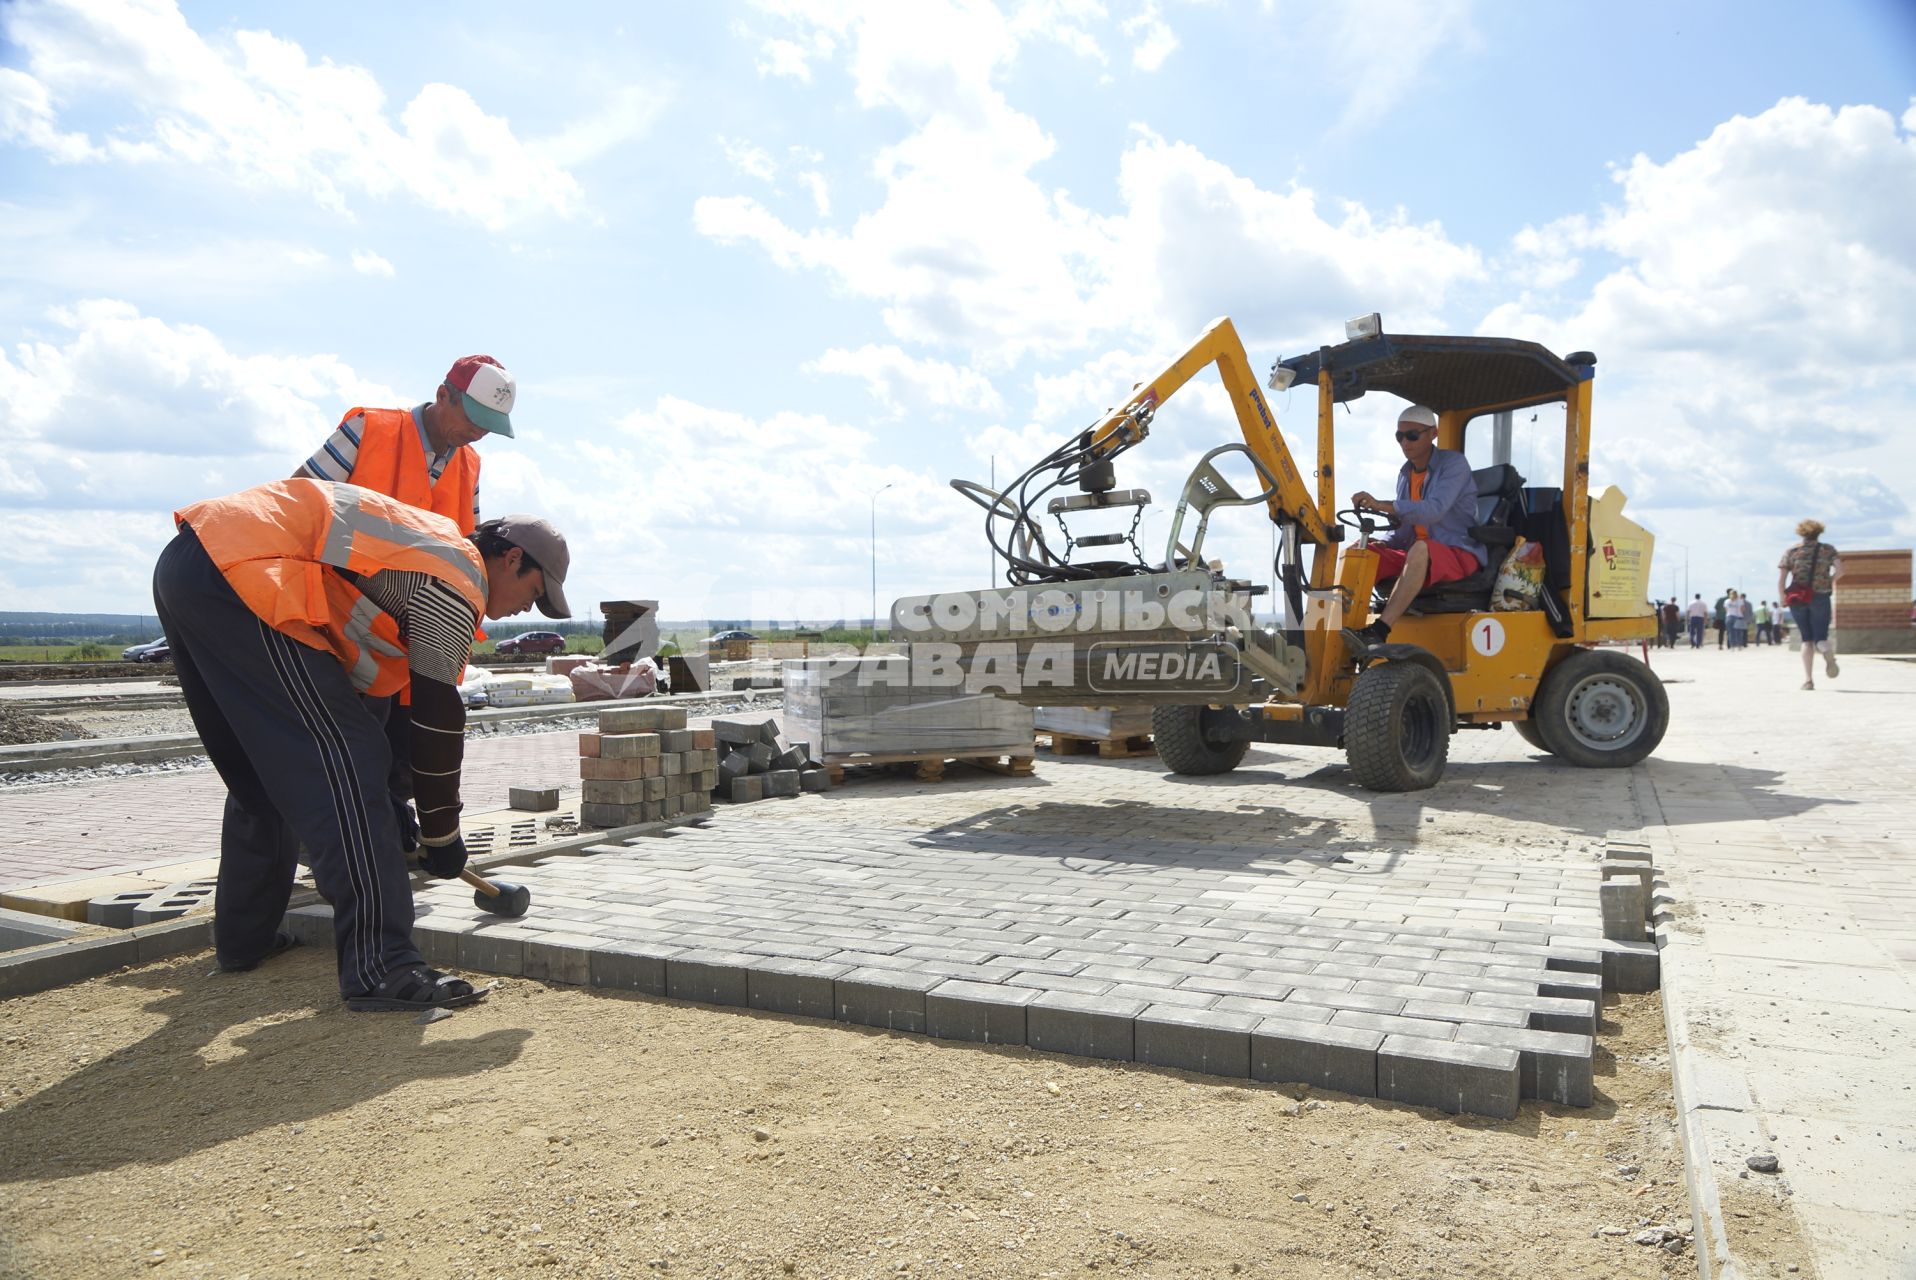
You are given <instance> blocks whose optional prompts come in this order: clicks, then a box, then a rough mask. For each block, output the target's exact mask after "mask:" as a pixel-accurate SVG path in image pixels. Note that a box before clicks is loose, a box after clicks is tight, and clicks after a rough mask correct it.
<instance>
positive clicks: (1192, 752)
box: [1151, 707, 1251, 776]
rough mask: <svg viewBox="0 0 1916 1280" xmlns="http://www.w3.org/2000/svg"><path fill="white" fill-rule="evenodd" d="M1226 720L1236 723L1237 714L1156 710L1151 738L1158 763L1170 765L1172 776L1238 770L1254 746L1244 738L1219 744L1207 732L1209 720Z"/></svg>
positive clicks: (1202, 709)
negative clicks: (1155, 748)
mask: <svg viewBox="0 0 1916 1280" xmlns="http://www.w3.org/2000/svg"><path fill="white" fill-rule="evenodd" d="M1226 716H1228V717H1230V718H1231V719H1233V720H1235V719H1236V718H1237V712H1235V711H1213V710H1212V709H1211V708H1209V707H1152V708H1151V738H1152V742H1153V745H1155V746H1156V747H1157V749H1158V759H1160V760H1162V761H1164V763H1165V764H1167V765H1169V766H1170V767H1171V772H1172V773H1181V774H1185V775H1187V776H1202V775H1204V774H1211V773H1229V772H1230V771H1231V770H1233V769H1235V768H1237V766H1238V764H1239V762H1240V761H1242V760H1243V759H1244V753H1245V752H1246V751H1249V750H1250V749H1251V744H1250V742H1249V741H1247V740H1245V739H1243V738H1237V739H1223V740H1219V739H1217V738H1213V737H1211V736H1210V735H1208V734H1206V733H1205V731H1204V729H1205V722H1206V721H1207V720H1212V719H1221V718H1223V717H1226Z"/></svg>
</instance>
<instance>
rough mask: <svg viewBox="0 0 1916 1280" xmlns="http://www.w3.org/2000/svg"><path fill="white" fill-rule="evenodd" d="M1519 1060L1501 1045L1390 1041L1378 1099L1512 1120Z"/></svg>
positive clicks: (1382, 1052) (1383, 1054)
mask: <svg viewBox="0 0 1916 1280" xmlns="http://www.w3.org/2000/svg"><path fill="white" fill-rule="evenodd" d="M1520 1061H1521V1059H1520V1055H1519V1054H1518V1052H1517V1050H1515V1049H1511V1048H1505V1047H1500V1046H1496V1045H1481V1044H1459V1043H1457V1042H1456V1041H1454V1040H1430V1039H1423V1038H1420V1037H1417V1036H1403V1035H1393V1036H1386V1037H1385V1038H1384V1043H1383V1044H1381V1045H1379V1046H1378V1049H1377V1096H1378V1097H1380V1098H1385V1099H1388V1100H1390V1101H1392V1102H1403V1103H1407V1104H1409V1105H1411V1106H1417V1107H1432V1108H1435V1109H1436V1110H1438V1111H1446V1112H1449V1113H1450V1114H1451V1115H1477V1116H1490V1117H1493V1118H1495V1119H1498V1120H1509V1119H1512V1118H1514V1117H1515V1116H1516V1114H1517V1102H1518V1098H1519V1096H1520V1094H1521V1092H1522V1079H1521V1076H1520V1071H1519V1067H1520Z"/></svg>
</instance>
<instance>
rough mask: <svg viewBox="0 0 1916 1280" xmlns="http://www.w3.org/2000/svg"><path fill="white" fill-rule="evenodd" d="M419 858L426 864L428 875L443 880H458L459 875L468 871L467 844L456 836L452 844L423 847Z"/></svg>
mask: <svg viewBox="0 0 1916 1280" xmlns="http://www.w3.org/2000/svg"><path fill="white" fill-rule="evenodd" d="M419 858H420V861H421V862H423V863H425V865H426V873H427V874H428V875H431V876H436V877H438V878H439V879H441V880H456V879H458V877H459V873H460V872H461V871H464V870H465V869H466V842H465V841H464V840H463V839H461V838H460V837H459V836H454V837H453V838H452V843H451V844H441V845H430V844H429V845H422V846H421V847H420V850H419Z"/></svg>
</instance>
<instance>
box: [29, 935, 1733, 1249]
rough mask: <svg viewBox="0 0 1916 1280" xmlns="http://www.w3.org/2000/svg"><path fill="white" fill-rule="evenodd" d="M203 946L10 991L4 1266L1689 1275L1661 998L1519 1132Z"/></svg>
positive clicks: (1637, 1008)
mask: <svg viewBox="0 0 1916 1280" xmlns="http://www.w3.org/2000/svg"><path fill="white" fill-rule="evenodd" d="M210 967H211V959H210V956H208V955H205V954H202V955H198V956H194V957H190V958H187V959H184V960H179V961H170V962H166V963H161V964H155V965H150V966H147V967H145V968H142V969H136V970H130V971H127V972H124V973H120V974H116V975H112V976H109V977H106V978H102V979H96V980H93V981H89V982H86V983H83V984H80V985H77V986H74V987H69V988H66V989H63V990H59V991H52V992H47V993H43V994H40V995H36V996H28V997H21V998H16V999H13V1000H9V1001H7V1002H6V1003H4V1004H0V1058H3V1060H4V1062H5V1066H6V1069H5V1071H4V1073H0V1101H3V1102H4V1108H3V1109H0V1151H4V1152H5V1153H6V1158H5V1160H4V1161H3V1162H0V1274H5V1275H8V1276H33V1277H45V1278H53V1277H70V1276H124V1275H150V1276H167V1275H178V1276H208V1277H236V1276H242V1275H245V1276H252V1277H255V1278H257V1277H267V1276H294V1275H306V1276H328V1277H330V1276H381V1277H385V1276H434V1277H437V1276H481V1275H484V1276H517V1275H538V1276H582V1277H612V1276H642V1275H650V1274H658V1273H661V1272H664V1273H667V1274H679V1275H693V1276H782V1275H798V1276H813V1277H824V1276H877V1275H891V1276H896V1275H898V1274H901V1273H904V1274H912V1275H932V1274H937V1275H959V1274H963V1275H967V1276H1018V1277H1025V1276H1035V1277H1042V1276H1081V1275H1087V1274H1092V1273H1096V1272H1118V1273H1123V1274H1128V1275H1136V1276H1164V1277H1181V1276H1229V1275H1250V1276H1311V1277H1318V1276H1332V1277H1335V1276H1429V1277H1490V1278H1495V1277H1517V1276H1522V1277H1526V1278H1528V1277H1534V1276H1537V1275H1539V1274H1548V1275H1551V1276H1559V1277H1573V1276H1589V1277H1614V1276H1645V1277H1656V1276H1663V1275H1689V1274H1693V1273H1694V1269H1695V1260H1694V1258H1693V1257H1692V1256H1690V1254H1689V1252H1688V1251H1687V1250H1685V1251H1684V1252H1683V1253H1682V1254H1681V1255H1676V1254H1672V1253H1669V1252H1665V1251H1664V1250H1663V1249H1661V1248H1658V1247H1654V1246H1646V1245H1641V1244H1637V1243H1633V1242H1632V1237H1633V1236H1635V1235H1636V1234H1637V1233H1639V1232H1640V1231H1642V1230H1643V1229H1644V1228H1645V1227H1646V1226H1652V1225H1658V1224H1664V1225H1668V1226H1671V1227H1672V1228H1675V1229H1678V1230H1687V1229H1688V1228H1689V1225H1690V1224H1689V1222H1688V1221H1687V1214H1688V1208H1687V1205H1686V1201H1685V1194H1684V1189H1683V1180H1682V1156H1681V1151H1680V1148H1679V1144H1678V1139H1677V1135H1676V1131H1675V1128H1674V1113H1673V1110H1672V1104H1671V1097H1670V1088H1669V1067H1668V1060H1667V1057H1666V1054H1665V1048H1664V1037H1663V1024H1662V1016H1661V1007H1660V1005H1659V1003H1658V998H1657V997H1656V996H1654V995H1650V996H1626V997H1622V998H1621V999H1616V998H1613V999H1611V1000H1610V1001H1608V1002H1607V1005H1606V1009H1605V1017H1604V1026H1603V1030H1602V1034H1601V1036H1600V1038H1599V1042H1598V1049H1597V1059H1596V1061H1597V1072H1598V1079H1597V1089H1598V1099H1597V1104H1596V1105H1595V1106H1593V1107H1591V1108H1589V1109H1578V1108H1568V1107H1558V1106H1551V1105H1539V1104H1536V1103H1531V1102H1526V1103H1525V1104H1524V1106H1523V1110H1522V1112H1521V1113H1520V1115H1519V1116H1518V1118H1517V1119H1516V1120H1514V1121H1510V1122H1507V1123H1505V1122H1495V1121H1489V1120H1483V1119H1479V1118H1472V1117H1464V1118H1457V1117H1449V1116H1443V1115H1439V1114H1437V1113H1434V1112H1427V1111H1420V1110H1416V1109H1414V1108H1409V1107H1403V1106H1398V1105H1394V1104H1388V1103H1380V1102H1376V1101H1374V1100H1357V1099H1351V1098H1347V1097H1344V1096H1342V1095H1337V1094H1329V1093H1324V1094H1319V1095H1315V1096H1313V1095H1312V1094H1311V1093H1310V1091H1308V1090H1305V1089H1302V1088H1299V1087H1297V1086H1266V1085H1259V1084H1254V1083H1235V1084H1234V1083H1229V1082H1224V1081H1220V1080H1216V1079H1212V1078H1208V1077H1201V1076H1191V1075H1186V1074H1184V1073H1181V1072H1175V1071H1163V1070H1157V1069H1152V1068H1145V1067H1139V1066H1136V1065H1133V1064H1112V1063H1097V1062H1091V1061H1087V1060H1084V1059H1077V1058H1064V1057H1056V1056H1051V1055H1045V1054H1038V1053H1032V1052H1030V1051H1027V1050H1022V1049H983V1048H976V1047H972V1046H958V1045H951V1044H945V1043H940V1042H935V1041H932V1040H928V1039H925V1038H923V1037H915V1036H904V1035H892V1034H888V1033H883V1032H877V1031H862V1030H858V1029H852V1028H847V1027H845V1026H843V1025H834V1024H828V1023H821V1022H814V1021H809V1020H805V1019H796V1018H784V1017H777V1016H773V1015H768V1014H759V1013H753V1012H748V1011H738V1010H719V1009H709V1008H704V1007H700V1006H690V1005H678V1004H671V1003H668V1002H664V1001H658V1000H650V999H646V998H644V997H637V996H631V995H628V994H624V993H609V992H597V991H589V990H582V989H579V988H573V987H548V986H546V985H544V984H541V983H537V982H529V981H522V980H508V981H506V982H504V983H503V984H502V986H501V987H500V989H499V990H498V991H496V992H495V993H494V994H493V995H492V997H491V998H490V999H489V1000H488V1001H486V1002H485V1003H484V1004H483V1005H481V1006H479V1007H477V1008H475V1009H470V1010H465V1011H462V1012H460V1013H458V1014H456V1015H454V1016H453V1017H451V1018H447V1019H444V1020H442V1021H438V1022H435V1023H432V1024H429V1025H421V1024H420V1023H419V1022H418V1021H417V1019H415V1018H413V1017H410V1016H407V1015H367V1014H347V1013H345V1012H344V1011H343V1010H342V1007H341V1006H340V1005H339V1004H338V1002H337V999H336V997H335V995H334V987H333V973H332V959H331V957H330V956H329V955H325V954H322V953H321V952H319V951H318V950H316V949H312V948H302V949H300V950H298V951H295V952H293V953H291V954H290V955H288V956H286V957H284V958H282V959H279V960H277V961H274V962H272V963H270V964H269V965H268V966H266V967H265V968H264V969H262V970H260V971H258V972H256V973H253V974H250V975H242V976H236V977H213V976H209V975H208V973H207V970H208V969H209V968H210ZM1544 1259H1547V1260H1548V1262H1547V1263H1541V1260H1544ZM1540 1265H1542V1266H1543V1268H1544V1269H1543V1271H1541V1272H1540V1270H1539V1267H1540Z"/></svg>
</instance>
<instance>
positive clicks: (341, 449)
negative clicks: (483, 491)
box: [293, 404, 479, 525]
mask: <svg viewBox="0 0 1916 1280" xmlns="http://www.w3.org/2000/svg"><path fill="white" fill-rule="evenodd" d="M411 413H412V424H413V426H414V427H415V428H417V429H418V431H419V447H420V448H421V449H422V450H424V451H425V454H426V479H427V480H429V481H430V482H432V483H433V484H438V483H439V477H440V476H442V475H444V474H445V471H446V464H447V463H449V462H451V461H452V455H453V454H454V453H456V452H458V450H457V448H453V449H447V450H446V451H444V452H443V453H434V452H433V449H432V440H431V439H430V438H429V437H428V436H427V435H426V406H425V405H423V404H422V405H418V406H416V407H415V408H413V409H412V410H411ZM365 429H366V415H365V414H363V413H355V414H354V415H353V416H352V417H350V418H347V419H346V420H345V421H344V422H341V423H340V424H339V427H338V429H336V430H335V431H334V432H333V434H332V435H330V436H328V437H327V438H326V443H325V444H323V445H321V446H320V447H319V452H317V453H315V454H314V455H313V456H312V457H310V458H308V459H306V461H305V462H303V463H301V464H300V467H299V470H298V471H295V472H294V473H293V474H294V475H295V476H305V477H306V478H307V479H309V480H333V481H337V482H339V483H342V484H343V483H345V482H346V481H348V480H349V479H351V477H352V474H353V465H354V464H355V463H356V462H358V461H359V437H360V435H361V434H363V433H364V431H365ZM472 522H473V524H475V525H477V524H478V523H479V484H478V482H477V481H474V482H473V486H472Z"/></svg>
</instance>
